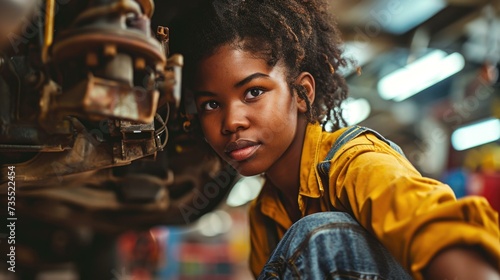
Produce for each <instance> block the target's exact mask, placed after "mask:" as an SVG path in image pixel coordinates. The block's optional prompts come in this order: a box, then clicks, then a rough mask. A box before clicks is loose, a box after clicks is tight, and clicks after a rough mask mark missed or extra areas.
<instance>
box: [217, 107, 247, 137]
mask: <svg viewBox="0 0 500 280" xmlns="http://www.w3.org/2000/svg"><path fill="white" fill-rule="evenodd" d="M244 107H245V106H244V105H243V104H242V105H232V106H228V107H227V108H226V112H225V115H224V120H223V124H222V134H225V135H226V134H231V133H235V132H237V131H239V130H243V129H246V128H248V126H249V124H250V123H249V120H248V118H247V112H246V110H245V108H244Z"/></svg>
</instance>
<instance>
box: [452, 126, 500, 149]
mask: <svg viewBox="0 0 500 280" xmlns="http://www.w3.org/2000/svg"><path fill="white" fill-rule="evenodd" d="M499 139H500V120H499V119H487V120H484V121H481V122H478V123H475V124H471V125H468V126H464V127H461V128H458V129H457V130H455V131H454V132H453V133H452V134H451V144H452V145H453V148H454V149H455V150H457V151H463V150H467V149H470V148H473V147H477V146H480V145H484V144H487V143H490V142H494V141H497V140H499Z"/></svg>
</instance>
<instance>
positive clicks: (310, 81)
mask: <svg viewBox="0 0 500 280" xmlns="http://www.w3.org/2000/svg"><path fill="white" fill-rule="evenodd" d="M295 84H296V85H297V86H299V87H300V88H302V89H303V90H304V94H305V96H306V97H307V99H309V104H312V103H313V102H314V97H315V96H316V91H315V88H316V84H315V81H314V77H313V76H312V75H311V73H309V72H302V73H300V74H299V76H297V79H296V80H295ZM297 97H298V98H297V99H296V100H297V108H298V109H299V112H301V113H306V112H307V110H308V109H309V108H307V102H306V101H305V100H304V99H303V98H302V96H300V95H298V96H297Z"/></svg>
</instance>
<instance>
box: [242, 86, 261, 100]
mask: <svg viewBox="0 0 500 280" xmlns="http://www.w3.org/2000/svg"><path fill="white" fill-rule="evenodd" d="M263 93H264V90H262V89H259V88H252V89H249V90H248V91H247V92H246V94H245V99H253V98H256V97H258V96H260V95H262V94H263Z"/></svg>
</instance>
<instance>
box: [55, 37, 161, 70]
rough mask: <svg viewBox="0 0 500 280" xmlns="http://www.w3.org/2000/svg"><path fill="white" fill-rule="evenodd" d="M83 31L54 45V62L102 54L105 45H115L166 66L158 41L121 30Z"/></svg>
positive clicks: (124, 50) (152, 62) (150, 61)
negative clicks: (87, 54)
mask: <svg viewBox="0 0 500 280" xmlns="http://www.w3.org/2000/svg"><path fill="white" fill-rule="evenodd" d="M85 31H88V32H84V30H81V32H80V33H79V34H75V35H74V36H71V37H69V38H67V39H64V40H60V41H58V42H57V43H54V49H53V59H54V62H64V61H65V60H67V59H72V58H74V57H77V56H80V55H81V54H86V53H89V52H92V51H95V52H97V53H98V52H100V50H101V49H103V46H104V45H110V44H114V45H116V46H117V48H118V49H120V50H121V51H123V52H128V53H132V54H134V56H136V57H142V58H144V59H145V60H146V61H147V62H149V63H151V64H154V65H156V64H160V65H165V63H166V58H165V55H164V54H163V52H162V50H161V47H160V45H159V43H158V41H156V40H148V41H146V40H144V37H142V36H140V35H138V34H135V33H132V34H126V33H123V32H122V31H120V30H112V29H111V30H104V29H103V30H85Z"/></svg>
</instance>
